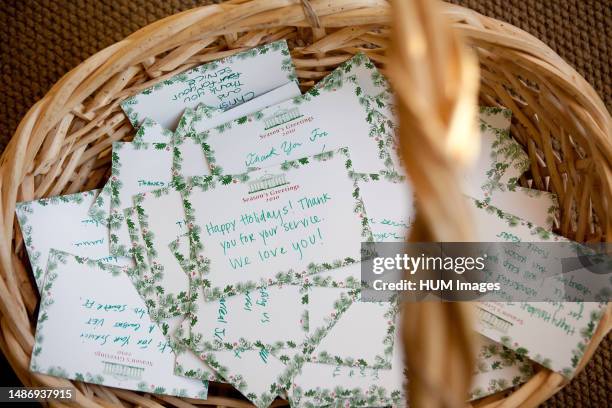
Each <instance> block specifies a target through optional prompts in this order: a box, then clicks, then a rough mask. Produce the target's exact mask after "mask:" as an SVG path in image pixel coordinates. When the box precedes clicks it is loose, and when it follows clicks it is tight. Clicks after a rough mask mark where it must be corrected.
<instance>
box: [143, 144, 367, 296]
mask: <svg viewBox="0 0 612 408" xmlns="http://www.w3.org/2000/svg"><path fill="white" fill-rule="evenodd" d="M352 164H353V160H352V157H351V156H350V153H349V150H348V149H346V148H342V149H339V150H338V151H336V152H331V151H330V152H325V153H321V154H318V155H315V156H312V157H304V158H298V159H297V160H295V161H288V162H285V163H283V164H281V165H279V166H274V167H267V168H265V169H262V170H257V171H253V172H249V173H243V174H240V175H236V176H231V175H227V176H205V177H194V178H192V181H191V185H190V186H189V187H188V188H186V189H185V190H184V191H183V202H184V207H185V209H186V211H185V215H186V222H187V225H188V232H189V237H190V240H191V249H192V251H193V252H194V253H196V254H198V255H199V256H200V255H201V256H204V257H205V258H206V268H205V270H204V276H203V282H204V284H203V286H204V296H205V298H207V299H212V298H219V297H221V296H227V295H229V294H231V293H239V292H246V291H248V290H252V289H255V288H257V287H260V286H266V285H271V284H276V283H283V282H284V281H285V280H290V279H291V277H292V276H295V275H296V274H298V275H308V274H313V273H316V272H318V271H321V270H324V269H333V268H337V267H340V266H344V265H346V264H349V263H353V262H357V261H359V259H360V258H361V250H360V244H361V242H362V241H370V240H372V236H371V231H370V227H369V224H368V221H367V218H366V214H365V209H364V207H363V202H362V201H361V198H360V196H359V189H358V188H357V187H356V178H358V177H360V176H359V175H358V174H356V173H355V172H354V170H353V166H352ZM151 221H153V220H151ZM141 224H142V223H141Z"/></svg>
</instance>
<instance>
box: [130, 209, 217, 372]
mask: <svg viewBox="0 0 612 408" xmlns="http://www.w3.org/2000/svg"><path fill="white" fill-rule="evenodd" d="M124 216H125V219H126V223H127V225H128V230H129V233H130V238H131V240H132V249H131V253H132V255H133V256H134V259H135V262H136V267H135V273H134V274H133V275H132V283H133V284H134V286H135V288H136V289H137V291H138V293H139V294H140V296H141V297H142V299H143V300H144V301H145V304H146V305H147V307H148V311H149V314H150V316H151V318H152V320H154V321H155V322H156V323H157V324H158V326H159V327H160V328H161V329H162V332H163V334H164V336H166V339H167V340H168V342H169V343H170V344H171V345H172V348H173V350H174V353H175V364H174V373H175V374H176V375H180V376H183V377H187V378H194V379H200V380H212V381H223V378H221V377H219V376H218V375H217V374H216V373H215V371H214V370H213V369H212V368H211V367H209V366H208V364H206V363H205V362H204V361H202V360H201V359H200V358H199V357H198V356H197V355H196V354H195V353H193V352H192V351H191V350H190V349H188V348H187V347H185V346H184V345H183V343H182V342H180V341H176V339H175V338H174V333H175V332H176V331H177V329H178V328H179V327H180V325H181V322H183V320H184V319H185V316H188V315H189V314H190V313H193V312H194V310H193V309H190V308H186V309H179V308H178V307H171V308H166V307H163V308H162V309H163V310H160V309H155V308H154V307H153V305H155V304H157V300H158V297H157V293H156V292H157V291H158V290H159V289H158V288H156V287H154V286H152V285H149V281H148V280H147V279H148V276H147V274H150V273H151V268H150V267H149V264H148V259H147V254H146V250H145V244H144V241H143V237H142V235H141V232H140V226H139V223H138V218H137V215H136V210H135V209H134V208H126V209H125V210H124ZM184 242H185V244H183V245H182V246H181V243H180V241H178V240H177V242H175V243H174V246H173V248H172V251H173V252H174V254H175V256H177V258H178V254H183V259H187V260H188V258H189V241H188V240H185V241H184ZM179 264H180V267H182V268H183V269H184V271H185V273H186V274H189V275H190V276H191V277H192V278H194V279H193V280H190V283H191V284H192V285H191V286H190V287H189V288H187V286H186V288H187V290H188V291H189V294H187V292H185V295H184V296H183V297H182V298H181V300H190V301H191V302H196V301H197V293H198V292H199V288H197V289H196V290H192V289H193V287H192V286H193V285H197V284H199V280H198V279H195V278H196V277H197V271H195V270H192V268H190V267H189V266H188V265H186V264H184V263H182V262H180V261H179ZM143 276H145V277H147V279H143ZM164 306H165V305H164ZM168 309H169V310H168Z"/></svg>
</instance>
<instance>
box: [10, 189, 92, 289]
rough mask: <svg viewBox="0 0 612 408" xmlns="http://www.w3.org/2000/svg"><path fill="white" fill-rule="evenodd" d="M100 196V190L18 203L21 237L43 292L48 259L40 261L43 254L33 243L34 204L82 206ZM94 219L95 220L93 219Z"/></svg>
mask: <svg viewBox="0 0 612 408" xmlns="http://www.w3.org/2000/svg"><path fill="white" fill-rule="evenodd" d="M100 194H101V192H100V190H90V191H84V192H81V193H75V194H69V195H63V196H55V197H50V198H42V199H39V200H32V201H24V202H21V203H17V205H16V208H15V211H16V213H17V221H19V226H20V228H21V235H22V236H23V242H24V244H25V246H26V249H27V251H28V259H29V260H30V266H31V267H32V272H33V273H34V280H35V282H36V286H37V287H38V288H39V290H42V289H40V288H42V286H43V284H44V279H45V270H46V266H44V265H42V264H41V261H42V262H45V261H46V259H44V260H43V259H40V258H41V256H42V254H41V252H40V251H39V250H37V249H36V247H35V246H34V243H33V237H32V229H33V227H32V225H30V223H29V219H28V214H32V213H33V211H34V209H33V208H32V206H33V205H34V204H38V205H41V206H43V207H46V206H48V205H57V204H66V203H75V204H80V203H82V202H83V201H84V200H85V199H86V198H91V197H94V196H96V195H98V196H99V195H100ZM92 219H94V218H93V217H92ZM94 220H95V219H94ZM95 221H96V222H99V221H98V220H95Z"/></svg>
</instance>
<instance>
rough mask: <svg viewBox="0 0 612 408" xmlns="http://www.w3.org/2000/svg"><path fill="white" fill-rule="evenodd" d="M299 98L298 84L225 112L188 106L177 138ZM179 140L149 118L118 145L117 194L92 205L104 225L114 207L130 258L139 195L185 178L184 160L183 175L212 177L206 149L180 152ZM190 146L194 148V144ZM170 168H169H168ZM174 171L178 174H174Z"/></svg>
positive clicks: (112, 218) (114, 241)
mask: <svg viewBox="0 0 612 408" xmlns="http://www.w3.org/2000/svg"><path fill="white" fill-rule="evenodd" d="M295 95H299V88H298V86H297V85H296V83H295V82H290V83H288V84H286V85H283V86H281V87H280V88H279V89H276V90H272V91H270V92H267V93H265V94H263V95H261V96H259V97H257V98H255V99H252V100H250V101H249V102H246V103H243V104H242V105H240V106H237V107H235V108H233V109H231V110H228V111H225V112H223V111H220V110H218V109H215V108H211V107H209V106H206V105H200V106H198V107H197V108H196V110H195V111H193V110H191V109H189V108H188V109H186V111H185V114H184V115H183V117H182V118H181V121H180V125H179V130H177V137H178V134H180V133H181V129H182V128H183V127H185V126H187V125H188V124H190V123H191V122H192V121H194V120H196V119H197V120H198V122H199V123H200V126H204V125H203V124H208V125H210V126H215V125H218V124H220V123H225V122H226V121H228V120H231V119H233V118H236V117H238V116H240V115H244V114H246V113H250V112H252V111H254V110H257V109H261V108H262V107H265V106H268V105H271V104H275V103H277V102H279V101H281V100H284V99H286V98H289V97H292V96H295ZM187 139H188V140H190V139H189V138H187ZM173 140H174V139H173V134H172V132H169V131H167V130H166V129H164V128H163V127H162V126H161V125H160V124H158V123H157V122H155V121H153V120H151V119H145V121H144V122H143V123H142V125H141V126H140V128H139V129H138V132H137V133H136V136H135V137H134V141H133V142H131V143H122V142H115V143H114V144H113V154H112V174H111V178H110V180H109V183H110V193H111V194H110V195H105V194H103V195H102V196H101V198H100V199H99V200H97V201H96V203H95V204H96V205H95V206H94V207H92V214H95V215H96V217H97V219H99V220H100V221H103V220H104V218H105V217H107V215H106V211H105V209H106V208H108V206H109V203H110V212H108V214H109V215H108V219H109V228H110V237H109V239H110V244H111V248H110V250H111V253H112V254H114V255H117V256H125V255H126V254H127V251H128V249H129V243H130V240H129V233H128V231H127V228H126V225H125V222H124V219H123V213H122V210H123V209H124V208H126V207H127V206H131V205H132V204H133V203H132V201H131V197H132V196H133V195H135V194H138V193H141V192H145V191H151V190H155V189H157V188H160V187H163V186H166V185H168V184H170V182H172V181H173V176H176V175H178V174H179V173H178V170H177V169H178V166H175V167H173V166H174V162H173V161H177V158H179V157H180V158H181V163H180V165H181V167H180V170H181V174H183V173H186V174H191V175H196V174H197V175H202V174H208V167H207V165H206V161H205V159H204V156H203V154H202V152H201V150H199V149H197V148H196V149H195V150H191V149H181V150H180V151H179V150H178V147H176V146H175V147H174V148H172V146H173V145H172V144H171V143H170V142H172V141H173ZM186 146H187V147H189V145H188V144H187V145H186ZM166 166H168V168H165V167H166ZM171 169H174V171H173V172H171ZM175 181H176V180H175Z"/></svg>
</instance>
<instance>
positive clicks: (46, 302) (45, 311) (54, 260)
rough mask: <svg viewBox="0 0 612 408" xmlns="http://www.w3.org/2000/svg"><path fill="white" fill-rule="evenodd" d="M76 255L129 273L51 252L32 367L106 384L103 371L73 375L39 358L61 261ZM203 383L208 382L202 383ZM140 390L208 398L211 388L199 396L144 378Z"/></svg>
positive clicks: (97, 266)
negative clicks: (45, 366)
mask: <svg viewBox="0 0 612 408" xmlns="http://www.w3.org/2000/svg"><path fill="white" fill-rule="evenodd" d="M68 257H73V258H74V259H75V261H76V262H78V263H81V264H86V265H88V266H89V267H96V268H99V269H101V270H104V271H107V272H109V273H110V274H111V275H112V276H117V275H119V274H121V273H126V272H128V273H129V270H128V269H129V268H122V267H119V266H116V265H109V264H105V263H103V262H102V261H99V260H98V261H96V260H92V259H88V258H84V257H80V256H75V255H71V254H68V253H67V252H63V251H58V250H55V249H51V251H50V253H49V260H48V264H47V273H46V280H45V283H44V287H43V290H42V291H41V293H42V296H41V301H40V308H39V312H38V321H37V331H36V337H35V339H34V348H33V351H32V358H31V361H30V369H31V370H33V371H36V372H40V373H43V374H47V375H51V376H56V377H62V378H68V379H72V380H76V381H84V382H89V383H93V384H104V381H105V378H104V376H102V375H101V374H92V373H89V372H87V373H84V374H83V373H78V372H77V373H73V374H70V373H69V372H68V371H67V370H66V369H65V368H63V367H60V366H51V367H49V368H48V369H46V370H42V369H41V367H40V366H39V365H38V363H37V357H38V356H39V355H40V353H41V352H42V350H43V345H44V336H43V334H42V331H43V327H44V324H45V322H46V321H47V320H48V319H49V310H50V308H51V307H52V306H53V304H54V303H55V301H54V299H53V296H52V293H51V289H52V287H53V283H54V282H55V280H56V279H57V277H58V273H57V269H58V267H59V265H60V264H66V262H67V258H68ZM203 385H207V384H205V383H203ZM137 387H138V390H139V391H143V392H150V393H154V394H165V395H174V396H178V397H191V398H206V397H207V394H208V387H207V386H206V387H205V388H204V389H203V390H202V391H201V392H199V393H198V394H197V395H190V394H189V393H188V392H187V390H185V389H177V388H173V389H167V388H165V387H162V386H155V385H152V384H148V383H147V382H144V381H141V382H140V383H139V384H138V386H137Z"/></svg>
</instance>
